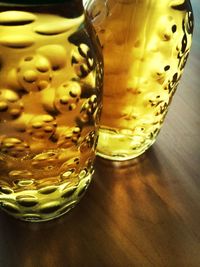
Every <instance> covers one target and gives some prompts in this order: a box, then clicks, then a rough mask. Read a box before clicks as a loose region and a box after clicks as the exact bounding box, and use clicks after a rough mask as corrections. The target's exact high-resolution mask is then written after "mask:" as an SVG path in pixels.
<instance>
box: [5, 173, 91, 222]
mask: <svg viewBox="0 0 200 267" xmlns="http://www.w3.org/2000/svg"><path fill="white" fill-rule="evenodd" d="M92 174H93V172H88V173H87V174H86V175H85V176H84V177H81V178H80V177H79V179H80V180H79V181H78V177H75V178H74V182H73V183H72V182H69V181H67V180H66V181H64V182H61V183H60V184H59V185H52V186H48V187H44V188H40V189H33V190H26V189H24V190H23V189H22V190H20V191H19V192H13V193H11V194H1V195H0V206H1V209H2V210H3V211H5V212H6V213H7V214H8V215H11V216H12V217H14V218H16V219H20V220H23V221H28V222H45V221H49V220H53V219H56V218H58V217H60V216H62V215H64V214H65V213H67V212H69V211H70V210H71V209H72V208H74V207H75V206H76V205H77V203H78V202H79V201H80V200H81V198H82V197H83V195H84V194H85V192H86V191H87V188H88V186H89V184H90V182H91V178H92ZM79 176H80V173H79ZM7 192H8V191H7ZM5 193H6V192H5Z"/></svg>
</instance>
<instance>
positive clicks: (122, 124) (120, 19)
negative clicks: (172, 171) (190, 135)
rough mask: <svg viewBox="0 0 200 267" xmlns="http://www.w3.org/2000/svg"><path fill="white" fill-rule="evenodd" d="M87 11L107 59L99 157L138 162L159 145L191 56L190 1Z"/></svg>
mask: <svg viewBox="0 0 200 267" xmlns="http://www.w3.org/2000/svg"><path fill="white" fill-rule="evenodd" d="M84 4H85V8H86V10H87V12H88V13H89V16H90V19H91V20H92V22H93V25H94V27H95V29H96V31H97V33H98V36H99V39H100V42H101V45H102V48H103V56H104V74H105V76H104V98H103V110H102V117H101V128H100V136H99V142H98V147H97V151H98V154H99V155H100V156H102V157H104V158H107V159H111V160H127V159H131V158H135V157H137V156H139V155H140V154H142V153H143V152H144V151H145V150H146V149H148V148H149V147H150V146H151V145H152V144H153V143H154V142H155V140H156V137H157V135H158V133H159V131H160V129H161V127H162V125H163V122H164V118H165V116H166V114H167V111H168V109H169V106H170V103H171V100H172V97H173V94H174V93H175V91H176V88H177V86H178V84H179V81H180V78H181V75H182V73H183V69H184V66H185V63H186V60H187V57H188V54H189V51H190V47H191V42H192V32H193V13H192V7H191V4H190V1H189V0H162V1H161V0H140V1H138V0H137V1H136V0H107V1H103V0H91V1H87V0H86V1H84Z"/></svg>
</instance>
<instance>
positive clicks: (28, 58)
mask: <svg viewBox="0 0 200 267" xmlns="http://www.w3.org/2000/svg"><path fill="white" fill-rule="evenodd" d="M32 59H33V57H31V56H28V57H26V58H25V59H24V61H31V60H32Z"/></svg>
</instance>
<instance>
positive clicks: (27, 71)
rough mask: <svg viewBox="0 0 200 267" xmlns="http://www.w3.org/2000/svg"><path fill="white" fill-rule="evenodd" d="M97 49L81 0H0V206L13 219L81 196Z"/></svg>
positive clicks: (51, 210)
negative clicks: (1, 0)
mask: <svg viewBox="0 0 200 267" xmlns="http://www.w3.org/2000/svg"><path fill="white" fill-rule="evenodd" d="M36 2H37V3H36ZM100 51H101V49H100V46H99V42H98V41H97V39H96V34H95V32H94V30H93V28H92V26H91V24H90V22H89V20H88V19H87V17H86V16H85V14H84V10H83V6H82V2H81V1H79V0H74V1H72V0H71V1H67V0H66V1H65V0H62V1H56V2H54V1H43V0H41V1H5V2H4V3H2V2H1V4H0V62H1V71H0V205H1V208H2V209H3V210H4V211H6V212H7V213H9V214H11V215H13V216H15V217H16V218H19V219H22V220H27V221H46V220H50V219H53V218H56V217H58V216H60V215H62V214H63V213H65V212H67V211H68V210H70V209H71V208H72V207H74V205H75V204H76V203H77V202H78V201H79V200H80V198H81V197H82V196H83V195H84V193H85V191H86V189H87V187H88V185H89V183H90V180H91V177H92V173H93V161H94V157H95V151H96V144H97V135H98V128H99V115H100V110H101V105H102V87H101V86H102V71H103V70H102V55H101V52H100Z"/></svg>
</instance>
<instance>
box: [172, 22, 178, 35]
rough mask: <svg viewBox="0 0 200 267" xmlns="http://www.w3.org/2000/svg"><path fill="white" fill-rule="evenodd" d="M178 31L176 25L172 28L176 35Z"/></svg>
mask: <svg viewBox="0 0 200 267" xmlns="http://www.w3.org/2000/svg"><path fill="white" fill-rule="evenodd" d="M176 30H177V26H176V25H175V24H174V25H173V26H172V32H173V33H175V32H176Z"/></svg>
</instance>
